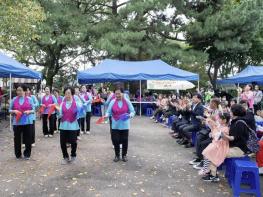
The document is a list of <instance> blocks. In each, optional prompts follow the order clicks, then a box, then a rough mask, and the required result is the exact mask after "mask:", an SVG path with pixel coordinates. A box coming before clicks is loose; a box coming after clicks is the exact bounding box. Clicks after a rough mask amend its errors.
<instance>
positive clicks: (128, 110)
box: [105, 89, 135, 162]
mask: <svg viewBox="0 0 263 197" xmlns="http://www.w3.org/2000/svg"><path fill="white" fill-rule="evenodd" d="M134 115H135V111H134V108H133V106H132V103H131V102H130V100H128V99H127V98H125V97H124V96H123V92H122V90H121V89H117V90H115V99H113V100H112V101H111V102H110V104H109V107H108V110H107V112H106V115H105V117H112V125H111V129H112V132H111V139H112V142H113V145H114V150H115V158H114V160H113V161H114V162H118V161H119V160H120V144H122V160H123V161H124V162H127V161H128V159H127V150H128V136H129V129H130V118H132V117H134Z"/></svg>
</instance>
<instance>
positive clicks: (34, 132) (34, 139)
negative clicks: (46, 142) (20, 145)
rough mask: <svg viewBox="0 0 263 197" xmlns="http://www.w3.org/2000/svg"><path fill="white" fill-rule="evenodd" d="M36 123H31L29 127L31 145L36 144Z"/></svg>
mask: <svg viewBox="0 0 263 197" xmlns="http://www.w3.org/2000/svg"><path fill="white" fill-rule="evenodd" d="M35 123H36V121H35V120H34V121H33V124H32V125H31V131H32V142H31V143H32V144H34V143H35V142H36V124H35Z"/></svg>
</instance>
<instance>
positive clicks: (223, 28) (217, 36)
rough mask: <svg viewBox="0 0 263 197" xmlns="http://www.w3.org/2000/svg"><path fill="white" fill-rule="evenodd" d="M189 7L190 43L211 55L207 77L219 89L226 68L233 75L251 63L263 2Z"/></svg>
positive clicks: (217, 1)
mask: <svg viewBox="0 0 263 197" xmlns="http://www.w3.org/2000/svg"><path fill="white" fill-rule="evenodd" d="M187 7H188V9H189V11H188V12H187V17H188V19H189V24H188V25H187V26H186V27H185V31H186V38H187V42H188V44H189V45H190V46H192V48H193V49H196V50H199V51H203V52H205V53H207V54H208V60H207V65H208V71H207V73H208V76H209V78H210V81H211V83H212V84H213V87H214V88H215V87H216V79H217V77H218V75H219V73H218V72H219V70H220V68H222V66H224V68H225V70H227V69H228V71H230V70H231V69H232V68H233V66H234V65H238V66H244V65H245V64H246V63H247V60H248V59H249V52H250V50H251V48H252V44H253V40H254V38H255V36H256V35H257V34H258V31H259V30H260V27H261V25H262V1H260V0H246V1H225V0H210V1H202V2H201V1H198V2H197V1H195V2H193V1H191V2H189V3H188V4H187ZM225 74H226V73H225Z"/></svg>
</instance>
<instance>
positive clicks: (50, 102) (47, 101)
mask: <svg viewBox="0 0 263 197" xmlns="http://www.w3.org/2000/svg"><path fill="white" fill-rule="evenodd" d="M40 102H41V104H40V106H41V109H42V110H41V111H42V112H41V113H42V122H43V134H44V136H45V137H53V135H54V128H55V127H54V126H55V125H54V123H55V117H56V114H55V108H54V107H53V106H54V105H56V104H57V103H58V102H57V99H56V97H55V96H54V95H51V93H50V89H49V87H46V88H45V95H44V96H43V97H42V98H41V100H40ZM52 109H54V110H52ZM49 114H50V116H49ZM48 116H49V117H48ZM48 120H49V129H48V125H47V124H48Z"/></svg>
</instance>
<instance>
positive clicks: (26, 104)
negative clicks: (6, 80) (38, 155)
mask: <svg viewBox="0 0 263 197" xmlns="http://www.w3.org/2000/svg"><path fill="white" fill-rule="evenodd" d="M26 91H27V88H26V86H25V85H18V86H17V88H16V93H17V96H16V97H14V98H13V99H12V101H11V103H10V107H9V112H10V113H11V114H13V115H14V116H13V117H12V118H13V119H12V124H13V130H14V146H15V156H16V158H17V159H22V153H21V139H22V137H23V140H24V143H25V151H24V158H25V159H26V160H28V159H30V156H31V147H32V146H31V143H32V125H33V120H34V112H35V106H34V103H33V100H32V99H31V98H30V97H28V96H26Z"/></svg>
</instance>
